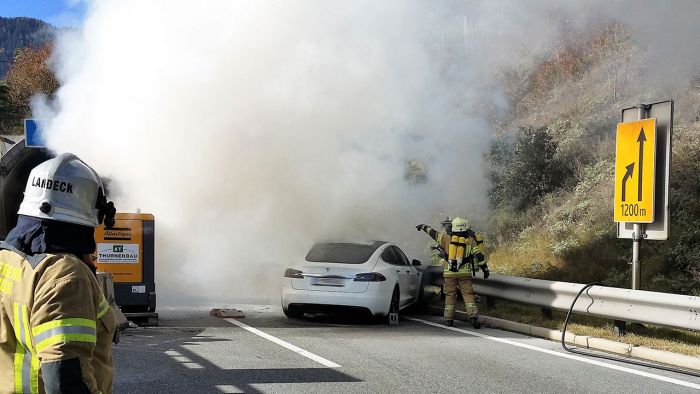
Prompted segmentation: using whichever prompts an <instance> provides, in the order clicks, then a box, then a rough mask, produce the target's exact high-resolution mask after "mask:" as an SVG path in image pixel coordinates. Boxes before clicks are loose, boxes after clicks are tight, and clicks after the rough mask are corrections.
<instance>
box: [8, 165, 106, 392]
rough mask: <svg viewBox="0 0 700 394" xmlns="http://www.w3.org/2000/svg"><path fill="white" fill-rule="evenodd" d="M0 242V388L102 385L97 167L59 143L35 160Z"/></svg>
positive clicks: (95, 388) (102, 208) (102, 217)
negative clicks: (13, 220) (13, 221)
mask: <svg viewBox="0 0 700 394" xmlns="http://www.w3.org/2000/svg"><path fill="white" fill-rule="evenodd" d="M18 214H19V217H18V220H17V226H16V227H15V228H13V229H12V230H11V231H10V233H9V234H8V235H7V239H6V240H5V241H4V242H1V243H0V392H3V393H7V392H14V393H39V392H46V393H105V394H106V393H111V392H112V377H113V375H114V366H113V364H112V339H113V337H114V330H115V326H116V324H115V319H114V315H113V313H112V311H111V310H110V307H109V304H107V301H106V300H105V298H104V296H103V295H102V291H101V290H100V286H99V284H98V282H97V278H96V276H95V271H96V269H95V266H94V265H93V263H92V259H91V256H90V255H91V254H92V253H94V251H95V238H94V230H95V226H97V225H99V224H100V223H101V222H104V223H105V225H106V226H108V227H110V226H111V225H113V223H114V214H115V209H114V204H113V203H111V202H107V199H106V197H105V192H104V187H103V185H102V181H101V180H100V177H99V176H98V175H97V173H96V172H95V171H94V170H93V169H92V168H90V167H89V166H88V165H87V164H85V163H84V162H83V161H81V160H80V159H79V158H78V157H76V156H74V155H72V154H68V153H64V154H61V155H59V156H57V157H55V158H53V159H50V160H47V161H45V162H43V163H41V164H39V165H38V166H37V167H35V168H34V169H33V170H32V171H31V173H30V175H29V180H28V181H27V186H26V188H25V191H24V200H23V201H22V204H21V205H20V208H19V212H18Z"/></svg>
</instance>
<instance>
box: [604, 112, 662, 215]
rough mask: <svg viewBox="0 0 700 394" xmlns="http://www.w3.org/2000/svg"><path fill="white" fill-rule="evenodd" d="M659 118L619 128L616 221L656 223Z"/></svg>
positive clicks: (616, 158) (620, 124)
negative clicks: (657, 128) (655, 195)
mask: <svg viewBox="0 0 700 394" xmlns="http://www.w3.org/2000/svg"><path fill="white" fill-rule="evenodd" d="M655 160H656V119H653V118H652V119H644V120H640V121H636V122H625V123H619V124H618V125H617V143H616V148H615V215H614V216H615V221H616V222H629V223H651V222H653V221H654V185H655V183H654V182H655V175H656V174H655V171H656V162H655Z"/></svg>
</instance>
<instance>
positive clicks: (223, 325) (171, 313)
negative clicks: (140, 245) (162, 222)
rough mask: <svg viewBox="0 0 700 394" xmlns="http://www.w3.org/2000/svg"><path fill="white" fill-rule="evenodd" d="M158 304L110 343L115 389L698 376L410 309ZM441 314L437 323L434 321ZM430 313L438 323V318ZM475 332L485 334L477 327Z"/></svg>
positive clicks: (493, 386)
mask: <svg viewBox="0 0 700 394" xmlns="http://www.w3.org/2000/svg"><path fill="white" fill-rule="evenodd" d="M237 308H238V309H240V310H242V311H243V312H244V313H245V314H246V317H245V318H243V319H236V321H228V320H226V319H219V318H215V317H211V316H209V314H208V313H209V310H210V307H197V308H161V309H160V310H159V312H160V315H161V325H160V327H157V328H133V329H128V330H127V331H125V332H124V333H123V334H122V341H121V342H120V343H119V344H118V345H116V346H115V348H114V359H115V365H116V376H115V383H114V390H115V392H116V393H190V394H191V393H334V394H337V393H378V392H381V393H397V392H401V393H419V392H430V393H466V392H473V393H532V392H536V393H563V392H576V393H582V392H595V393H604V392H610V393H632V392H634V393H686V392H687V393H690V392H697V391H698V389H700V378H695V377H691V376H687V375H681V374H675V373H670V372H665V371H660V370H655V369H649V368H643V367H636V366H633V365H629V364H625V363H616V362H609V361H605V360H598V359H591V358H586V357H581V356H576V355H570V353H566V352H564V351H562V350H561V347H560V345H559V344H558V343H555V342H551V341H547V340H543V339H538V338H530V337H526V336H523V335H519V334H515V333H511V332H506V331H501V330H497V329H489V328H482V329H481V330H472V329H471V327H470V326H468V325H467V324H465V323H463V322H456V324H455V325H456V329H455V330H450V329H447V328H445V327H444V326H442V325H440V324H437V323H440V320H441V319H440V318H438V317H434V316H426V315H412V316H407V317H405V318H403V319H402V321H401V324H400V325H399V326H398V327H390V326H385V325H381V324H376V323H373V322H371V321H367V320H365V319H355V318H351V317H347V316H345V317H343V316H334V317H327V316H321V317H312V318H305V319H302V320H289V319H287V318H286V317H285V316H284V315H283V314H282V312H281V310H280V308H279V307H275V306H255V305H245V306H237ZM433 322H434V323H433ZM433 324H434V325H433ZM475 331H476V334H477V335H478V336H474V334H471V333H473V332H475Z"/></svg>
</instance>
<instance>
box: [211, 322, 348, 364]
mask: <svg viewBox="0 0 700 394" xmlns="http://www.w3.org/2000/svg"><path fill="white" fill-rule="evenodd" d="M224 320H226V321H227V322H229V323H231V324H233V325H236V326H238V327H240V328H242V329H244V330H246V331H248V332H251V333H253V334H255V335H257V336H260V337H263V338H265V339H267V340H268V341H270V342H274V343H276V344H278V345H280V346H282V347H284V348H287V349H289V350H291V351H293V352H294V353H297V354H300V355H302V356H304V357H306V358H308V359H311V360H314V361H316V362H317V363H319V364H323V365H325V366H326V367H328V368H340V365H339V364H336V363H334V362H333V361H330V360H326V359H325V358H323V357H321V356H317V355H315V354H313V353H311V352H309V351H306V350H304V349H302V348H300V347H297V346H294V345H292V344H291V343H289V342H285V341H283V340H281V339H279V338H277V337H273V336H272V335H270V334H267V333H265V332H262V331H260V330H258V329H257V328H253V327H251V326H249V325H247V324H244V323H241V322H240V321H238V320H236V319H224Z"/></svg>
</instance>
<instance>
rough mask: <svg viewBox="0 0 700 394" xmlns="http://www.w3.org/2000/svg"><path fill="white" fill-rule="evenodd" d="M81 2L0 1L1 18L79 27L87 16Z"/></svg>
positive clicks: (47, 0)
mask: <svg viewBox="0 0 700 394" xmlns="http://www.w3.org/2000/svg"><path fill="white" fill-rule="evenodd" d="M85 6H86V4H85V2H84V1H81V0H0V16H4V17H16V16H26V17H30V18H36V19H41V20H43V21H45V22H48V23H50V24H52V25H53V26H56V27H78V26H80V25H81V24H82V20H83V17H84V15H85Z"/></svg>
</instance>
